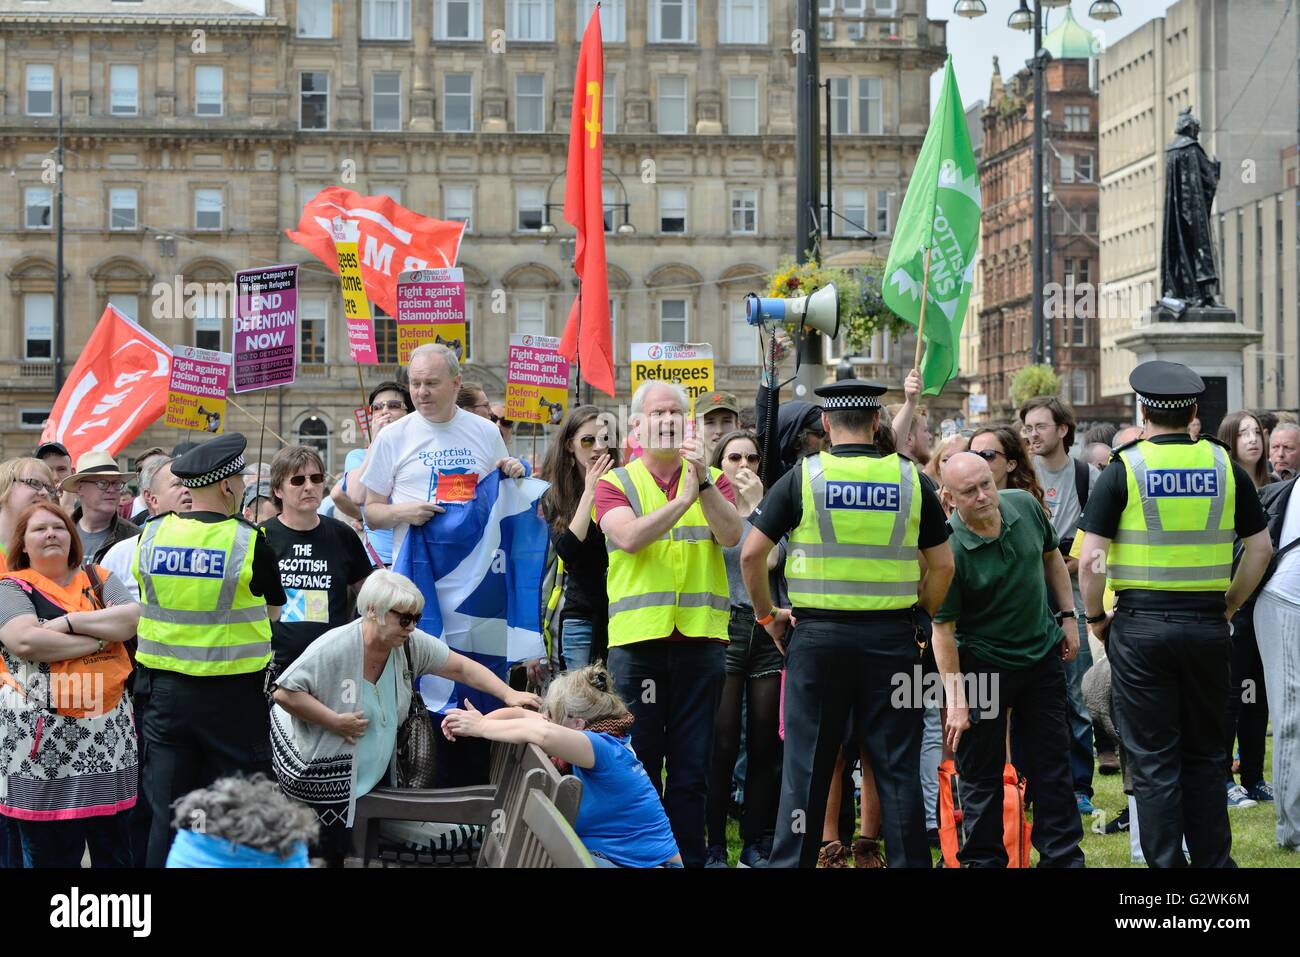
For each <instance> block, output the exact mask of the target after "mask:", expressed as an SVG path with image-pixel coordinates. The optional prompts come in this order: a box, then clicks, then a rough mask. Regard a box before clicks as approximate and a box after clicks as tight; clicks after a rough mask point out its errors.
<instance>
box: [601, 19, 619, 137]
mask: <svg viewBox="0 0 1300 957" xmlns="http://www.w3.org/2000/svg"><path fill="white" fill-rule="evenodd" d="M602 9H603V8H602ZM617 85H618V77H617V76H615V75H614V74H612V73H606V74H605V89H604V90H603V91H602V92H601V95H600V130H601V132H602V133H603V134H605V135H609V134H610V133H617V132H618V97H617V96H616V95H615V93H614V90H615V88H616V87H617Z"/></svg>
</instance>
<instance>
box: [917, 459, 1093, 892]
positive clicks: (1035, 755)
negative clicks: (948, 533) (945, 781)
mask: <svg viewBox="0 0 1300 957" xmlns="http://www.w3.org/2000/svg"><path fill="white" fill-rule="evenodd" d="M943 484H944V487H945V488H947V489H948V491H949V493H950V494H951V495H952V499H953V502H954V504H955V505H956V507H957V510H956V511H955V512H954V513H953V515H952V516H951V517H950V518H949V520H948V521H949V524H950V525H951V526H952V529H953V535H952V540H951V544H952V554H953V560H954V562H955V563H956V566H957V570H956V574H955V575H954V576H953V580H952V585H951V586H950V587H949V589H948V596H947V598H945V599H944V603H943V605H942V606H941V607H940V608H939V611H938V612H936V613H935V616H934V657H935V661H936V662H937V664H938V666H939V672H940V674H942V676H943V683H944V690H945V696H946V699H947V708H948V717H947V721H946V722H945V725H944V744H945V745H946V746H947V747H948V748H949V749H951V750H952V751H953V752H955V753H956V755H957V773H958V774H959V775H960V778H961V798H962V805H963V806H964V808H965V812H966V833H967V837H966V845H965V847H963V848H962V849H961V851H960V852H958V855H957V858H958V860H960V861H961V863H962V866H963V867H1006V866H1007V852H1006V847H1005V846H1004V844H1003V840H1002V768H1003V765H1004V763H1005V753H1006V739H1007V712H1008V710H1010V709H1015V712H1016V727H1017V729H1018V730H1017V732H1016V733H1017V735H1018V737H1019V738H1023V743H1024V751H1025V754H1024V760H1023V762H1022V767H1020V768H1019V770H1020V772H1021V773H1022V774H1024V776H1025V777H1026V778H1027V779H1028V780H1030V781H1032V782H1033V785H1034V795H1035V797H1034V830H1033V842H1034V847H1036V848H1037V849H1038V856H1039V866H1040V867H1082V866H1083V851H1082V849H1081V848H1080V847H1079V842H1080V841H1082V840H1083V827H1082V825H1081V824H1080V821H1079V812H1078V809H1077V807H1076V806H1075V800H1074V788H1073V784H1072V779H1071V776H1070V759H1069V751H1070V732H1069V726H1068V724H1067V719H1066V715H1067V703H1066V684H1065V665H1064V662H1066V661H1069V660H1071V659H1072V658H1073V657H1074V656H1075V655H1076V654H1078V651H1079V633H1078V625H1077V623H1076V622H1075V618H1074V608H1073V607H1072V606H1073V604H1074V602H1073V600H1072V594H1073V592H1072V590H1071V587H1070V574H1069V572H1068V571H1067V570H1066V567H1065V561H1064V559H1062V558H1061V553H1060V551H1059V549H1058V548H1057V544H1058V543H1057V537H1056V532H1055V530H1053V528H1052V523H1051V520H1050V519H1049V518H1048V515H1047V513H1046V512H1045V511H1044V510H1043V508H1042V506H1040V505H1039V504H1038V501H1037V499H1035V498H1034V497H1033V496H1032V495H1031V494H1030V493H1028V492H1024V491H1020V490H1016V489H1007V490H1005V491H1002V492H999V491H998V489H997V485H996V484H995V483H994V480H993V473H992V472H991V471H990V470H989V466H988V463H987V462H985V461H984V460H983V459H982V458H980V457H979V456H978V455H972V454H971V453H969V452H962V453H959V454H957V455H954V456H953V457H952V458H950V459H949V460H948V462H947V464H945V465H944V467H943ZM1049 587H1050V588H1051V590H1052V594H1053V596H1054V597H1055V599H1056V603H1057V607H1058V608H1060V609H1062V610H1061V612H1060V613H1059V614H1056V615H1053V614H1052V612H1051V610H1050V609H1049V608H1048V605H1047V590H1048V588H1049ZM1063 634H1064V636H1063Z"/></svg>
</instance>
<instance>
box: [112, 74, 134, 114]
mask: <svg viewBox="0 0 1300 957" xmlns="http://www.w3.org/2000/svg"><path fill="white" fill-rule="evenodd" d="M108 85H109V112H111V113H112V114H113V115H114V116H136V115H137V114H139V112H140V68H139V67H137V66H135V65H134V64H131V63H114V64H113V65H112V66H110V67H109V68H108Z"/></svg>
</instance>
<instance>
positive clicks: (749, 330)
mask: <svg viewBox="0 0 1300 957" xmlns="http://www.w3.org/2000/svg"><path fill="white" fill-rule="evenodd" d="M729 308H730V310H731V322H730V326H731V364H732V365H737V366H741V365H755V364H756V363H757V362H758V334H757V330H756V329H755V328H754V327H753V326H751V325H750V324H749V322H748V321H747V320H746V319H745V300H744V299H742V298H740V297H739V296H735V297H733V298H732V299H731V300H730V306H729Z"/></svg>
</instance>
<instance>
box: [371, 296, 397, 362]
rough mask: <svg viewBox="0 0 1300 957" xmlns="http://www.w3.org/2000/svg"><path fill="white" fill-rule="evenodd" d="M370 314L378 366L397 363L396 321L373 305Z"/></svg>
mask: <svg viewBox="0 0 1300 957" xmlns="http://www.w3.org/2000/svg"><path fill="white" fill-rule="evenodd" d="M370 314H371V315H372V316H373V317H374V322H375V355H376V356H377V357H378V358H379V363H380V365H389V364H390V363H396V362H397V320H396V319H394V318H393V317H392V316H390V315H389V314H388V313H386V312H384V310H383V309H381V308H379V306H377V305H375V304H374V303H371V304H370Z"/></svg>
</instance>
